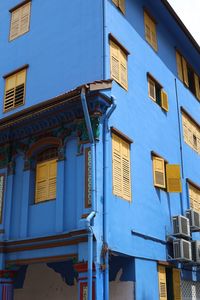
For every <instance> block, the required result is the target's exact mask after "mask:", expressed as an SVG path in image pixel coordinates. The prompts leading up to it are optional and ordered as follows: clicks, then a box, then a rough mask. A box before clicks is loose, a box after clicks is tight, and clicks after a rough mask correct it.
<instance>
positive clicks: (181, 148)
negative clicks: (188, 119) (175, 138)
mask: <svg viewBox="0 0 200 300" xmlns="http://www.w3.org/2000/svg"><path fill="white" fill-rule="evenodd" d="M175 91H176V108H177V117H178V134H179V145H180V156H181V173H182V178H183V179H184V164H183V144H182V138H181V121H180V114H179V98H178V89H177V82H176V78H175ZM180 206H181V214H182V215H184V209H183V195H182V193H180Z"/></svg>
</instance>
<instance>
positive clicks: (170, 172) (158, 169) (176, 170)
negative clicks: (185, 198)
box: [153, 154, 182, 193]
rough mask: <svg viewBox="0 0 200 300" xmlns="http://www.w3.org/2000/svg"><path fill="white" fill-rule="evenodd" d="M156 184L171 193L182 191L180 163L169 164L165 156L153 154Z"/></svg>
mask: <svg viewBox="0 0 200 300" xmlns="http://www.w3.org/2000/svg"><path fill="white" fill-rule="evenodd" d="M153 179H154V186H156V187H159V188H163V189H166V190H167V192H170V193H181V192H182V185H181V172H180V166H179V165H171V164H168V163H167V162H166V161H165V160H164V159H163V158H161V157H159V156H156V155H154V154H153Z"/></svg>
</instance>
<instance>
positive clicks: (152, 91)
mask: <svg viewBox="0 0 200 300" xmlns="http://www.w3.org/2000/svg"><path fill="white" fill-rule="evenodd" d="M148 94H149V97H150V98H151V99H152V100H153V101H155V102H156V85H155V81H153V80H152V79H151V78H148Z"/></svg>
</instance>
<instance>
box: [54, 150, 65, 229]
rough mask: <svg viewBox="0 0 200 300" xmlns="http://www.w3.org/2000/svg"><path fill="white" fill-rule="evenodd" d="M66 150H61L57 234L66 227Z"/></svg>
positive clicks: (58, 174) (59, 152) (59, 158)
mask: <svg viewBox="0 0 200 300" xmlns="http://www.w3.org/2000/svg"><path fill="white" fill-rule="evenodd" d="M64 151H65V148H64V146H63V147H61V148H59V151H58V162H57V182H56V232H62V231H63V226H64V219H63V218H64V215H63V212H64V187H65V184H64V183H65V155H64Z"/></svg>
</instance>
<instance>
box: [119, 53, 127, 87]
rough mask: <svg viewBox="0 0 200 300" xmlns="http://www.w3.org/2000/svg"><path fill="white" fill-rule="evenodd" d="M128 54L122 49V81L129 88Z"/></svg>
mask: <svg viewBox="0 0 200 300" xmlns="http://www.w3.org/2000/svg"><path fill="white" fill-rule="evenodd" d="M127 77H128V70H127V55H126V54H125V53H124V52H123V51H122V50H121V49H120V83H121V85H122V86H123V87H124V88H125V89H126V90H127V89H128V78H127Z"/></svg>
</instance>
